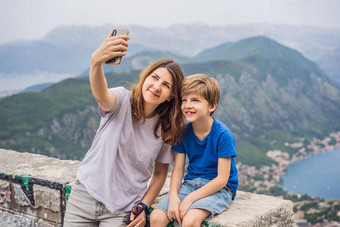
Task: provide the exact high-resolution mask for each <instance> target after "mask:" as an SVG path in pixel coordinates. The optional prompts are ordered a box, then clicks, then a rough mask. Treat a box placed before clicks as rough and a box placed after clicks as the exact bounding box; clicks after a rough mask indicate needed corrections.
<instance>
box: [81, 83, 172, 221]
mask: <svg viewBox="0 0 340 227" xmlns="http://www.w3.org/2000/svg"><path fill="white" fill-rule="evenodd" d="M113 91H114V92H115V93H116V95H117V101H116V104H115V106H114V107H113V109H112V111H111V112H109V113H104V112H103V111H100V114H101V116H102V118H101V121H100V125H99V128H98V130H97V133H96V135H95V137H94V139H93V142H92V146H91V148H90V149H89V151H88V152H87V154H86V156H85V158H84V159H83V161H82V162H81V165H80V167H79V169H78V173H77V178H78V180H79V181H80V182H81V183H82V184H83V185H84V186H85V188H86V190H87V191H88V192H89V193H90V194H91V195H92V196H93V197H94V198H95V199H96V200H98V201H99V202H101V203H103V204H104V205H105V206H106V208H107V209H108V210H109V211H110V212H111V213H113V214H120V213H123V212H128V211H130V210H131V209H132V207H133V206H134V205H136V203H137V202H139V201H140V200H141V199H142V198H143V196H144V195H145V193H146V191H147V183H148V180H149V178H150V177H151V169H150V164H151V163H153V162H154V161H156V162H161V163H170V162H173V160H174V153H173V152H172V151H171V147H170V145H168V144H164V142H163V141H162V139H161V138H156V137H155V136H154V134H153V128H154V127H153V126H154V124H155V121H156V120H157V116H155V117H153V118H151V119H146V121H145V123H144V124H140V123H138V122H136V121H133V120H132V115H131V102H130V97H131V92H130V91H128V90H126V89H125V88H123V87H117V88H113Z"/></svg>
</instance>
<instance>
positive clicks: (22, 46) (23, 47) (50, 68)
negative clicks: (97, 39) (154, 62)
mask: <svg viewBox="0 0 340 227" xmlns="http://www.w3.org/2000/svg"><path fill="white" fill-rule="evenodd" d="M98 45H99V44H98ZM96 48H97V47H93V45H91V46H86V45H80V44H77V43H76V42H74V43H61V42H57V43H51V42H46V41H25V42H20V43H17V42H15V43H10V44H6V45H1V46H0V73H2V74H34V73H37V72H49V73H59V74H62V73H71V74H79V73H80V72H82V70H84V69H85V68H87V67H88V66H89V65H90V63H91V54H92V52H93V51H94V50H95V49H96ZM143 50H145V48H143V47H142V46H140V45H137V44H136V45H133V44H132V45H130V47H129V54H133V53H134V51H135V52H138V51H143Z"/></svg>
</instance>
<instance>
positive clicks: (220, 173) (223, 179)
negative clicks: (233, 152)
mask: <svg viewBox="0 0 340 227" xmlns="http://www.w3.org/2000/svg"><path fill="white" fill-rule="evenodd" d="M230 166H231V158H230V157H227V158H219V159H218V167H217V177H215V178H214V179H213V180H211V181H210V182H209V183H207V184H206V185H204V186H203V187H201V188H199V189H197V190H196V191H194V192H192V193H190V194H189V195H187V197H185V199H184V200H183V201H182V203H181V206H180V213H181V217H182V218H183V217H184V215H185V214H186V212H187V210H188V208H189V207H190V206H191V204H192V203H194V202H195V201H196V200H199V199H201V198H204V197H207V196H209V195H211V194H214V193H215V192H217V191H219V190H220V189H221V188H223V187H224V186H226V185H227V183H228V179H229V175H230Z"/></svg>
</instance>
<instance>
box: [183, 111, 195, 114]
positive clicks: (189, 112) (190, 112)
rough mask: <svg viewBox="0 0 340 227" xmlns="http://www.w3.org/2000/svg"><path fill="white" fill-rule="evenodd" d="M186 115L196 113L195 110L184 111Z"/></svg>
mask: <svg viewBox="0 0 340 227" xmlns="http://www.w3.org/2000/svg"><path fill="white" fill-rule="evenodd" d="M184 113H185V115H193V114H195V112H192V111H184Z"/></svg>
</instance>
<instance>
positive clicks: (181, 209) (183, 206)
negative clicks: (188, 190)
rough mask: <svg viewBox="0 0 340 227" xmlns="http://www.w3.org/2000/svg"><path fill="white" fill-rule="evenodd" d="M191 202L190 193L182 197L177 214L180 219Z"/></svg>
mask: <svg viewBox="0 0 340 227" xmlns="http://www.w3.org/2000/svg"><path fill="white" fill-rule="evenodd" d="M193 202H194V200H192V199H191V197H190V194H189V195H187V197H185V198H184V199H183V201H182V203H181V204H180V205H179V215H180V217H181V220H183V218H184V216H185V215H186V213H187V212H188V209H189V207H190V206H191V205H192V204H193Z"/></svg>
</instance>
